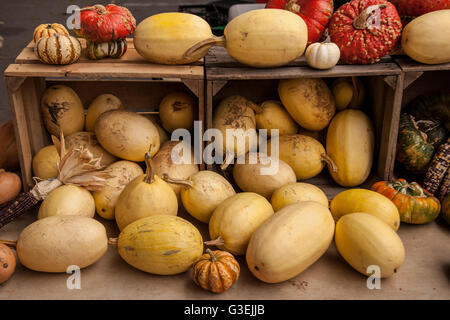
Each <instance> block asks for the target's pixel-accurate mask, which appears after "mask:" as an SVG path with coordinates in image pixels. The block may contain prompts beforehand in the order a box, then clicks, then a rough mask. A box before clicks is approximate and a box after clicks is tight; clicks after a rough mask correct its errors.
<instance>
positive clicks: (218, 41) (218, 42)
mask: <svg viewBox="0 0 450 320" xmlns="http://www.w3.org/2000/svg"><path fill="white" fill-rule="evenodd" d="M209 45H215V46H222V47H224V46H225V36H222V37H216V36H213V37H211V38H208V39H205V40H203V41H200V42H198V43H196V44H194V45H193V46H192V47H190V48H189V49H188V50H187V51H186V52H185V53H184V55H183V58H185V59H189V58H190V56H192V54H193V53H194V52H195V51H197V50H200V49H201V48H203V47H206V46H209Z"/></svg>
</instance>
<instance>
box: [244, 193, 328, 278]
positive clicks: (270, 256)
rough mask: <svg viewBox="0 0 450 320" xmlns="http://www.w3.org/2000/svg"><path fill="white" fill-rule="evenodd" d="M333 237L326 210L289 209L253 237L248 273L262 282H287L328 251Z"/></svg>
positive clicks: (310, 205)
mask: <svg viewBox="0 0 450 320" xmlns="http://www.w3.org/2000/svg"><path fill="white" fill-rule="evenodd" d="M333 235H334V221H333V217H332V216H331V212H330V210H328V208H326V207H325V206H323V205H321V204H319V203H317V202H315V201H306V202H300V203H294V204H291V205H288V206H286V207H284V208H283V209H281V210H280V211H277V212H275V214H274V215H273V216H272V217H271V218H269V219H268V220H266V222H264V223H263V224H262V225H261V226H260V227H259V228H258V229H257V230H256V231H255V233H254V234H253V235H252V237H251V239H250V242H249V245H248V248H247V253H246V260H247V264H248V267H249V270H250V271H251V272H252V273H253V275H254V276H255V277H256V278H258V279H259V280H261V281H264V282H268V283H278V282H283V281H286V280H289V279H291V278H293V277H295V276H297V275H298V274H300V273H301V272H303V271H304V270H305V269H307V268H308V267H309V266H311V265H312V264H313V263H314V262H316V261H317V260H318V259H319V258H320V257H321V256H322V255H323V254H324V253H325V252H326V251H327V249H328V247H329V246H330V244H331V241H332V240H333Z"/></svg>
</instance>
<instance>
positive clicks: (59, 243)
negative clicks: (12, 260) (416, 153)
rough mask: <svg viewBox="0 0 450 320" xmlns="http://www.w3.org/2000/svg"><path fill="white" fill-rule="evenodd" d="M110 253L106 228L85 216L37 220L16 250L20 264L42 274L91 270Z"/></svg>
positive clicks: (30, 226) (22, 236) (29, 227)
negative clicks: (106, 253) (68, 269)
mask: <svg viewBox="0 0 450 320" xmlns="http://www.w3.org/2000/svg"><path fill="white" fill-rule="evenodd" d="M107 249H108V238H107V236H106V229H105V227H104V226H103V225H102V224H101V223H100V222H98V221H97V220H94V219H92V218H88V217H82V216H53V217H47V218H44V219H40V220H37V221H36V222H33V223H32V224H30V225H29V226H28V227H26V228H25V229H24V230H23V231H22V232H21V233H20V236H19V239H18V241H17V247H16V250H17V256H18V257H19V260H20V263H21V264H22V265H24V266H25V267H27V268H28V269H31V270H34V271H41V272H66V271H67V267H68V266H71V265H76V266H78V267H80V268H85V267H88V266H90V265H92V264H93V263H95V262H96V261H97V260H99V259H100V258H101V257H102V256H103V255H104V254H105V252H106V250H107Z"/></svg>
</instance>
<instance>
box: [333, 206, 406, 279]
mask: <svg viewBox="0 0 450 320" xmlns="http://www.w3.org/2000/svg"><path fill="white" fill-rule="evenodd" d="M335 241H336V247H337V249H338V251H339V253H340V254H341V256H342V257H343V258H344V259H345V261H347V262H348V263H349V264H350V265H351V266H352V267H353V268H354V269H355V270H357V271H358V272H360V273H362V274H364V275H366V276H370V275H372V274H373V272H374V270H373V269H370V268H369V269H368V267H370V266H374V267H379V268H380V269H379V271H380V274H379V276H380V277H381V278H387V277H390V276H392V275H393V274H394V273H396V272H397V271H398V269H399V268H400V266H401V265H402V264H403V261H404V260H405V248H404V246H403V243H402V240H401V239H400V237H399V236H398V235H397V233H396V232H394V231H393V230H392V229H391V228H389V227H388V226H387V225H386V224H385V223H383V222H382V221H381V220H379V219H377V218H375V217H374V216H372V215H370V214H367V213H361V212H357V213H351V214H348V215H346V216H344V217H342V218H341V219H339V221H338V222H337V224H336V235H335Z"/></svg>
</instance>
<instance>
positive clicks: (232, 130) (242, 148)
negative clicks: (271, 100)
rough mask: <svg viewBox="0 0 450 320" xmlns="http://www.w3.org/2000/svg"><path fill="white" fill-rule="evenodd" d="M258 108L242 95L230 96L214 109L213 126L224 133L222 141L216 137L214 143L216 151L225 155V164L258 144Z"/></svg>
mask: <svg viewBox="0 0 450 320" xmlns="http://www.w3.org/2000/svg"><path fill="white" fill-rule="evenodd" d="M256 108H258V106H257V105H256V104H255V103H254V102H252V101H250V100H248V99H246V98H244V97H242V96H229V97H227V98H225V99H223V100H222V101H221V102H220V103H219V105H218V106H217V107H216V109H215V110H214V117H213V128H215V129H218V130H220V132H221V133H222V141H220V139H216V140H215V142H214V143H215V144H216V151H218V152H220V151H222V152H223V155H225V165H226V164H227V163H229V162H230V161H231V160H232V159H233V157H235V158H236V157H238V156H244V155H245V154H246V153H247V152H248V151H249V149H251V148H254V147H255V146H256V145H257V134H256V119H255V111H254V110H256ZM227 132H228V137H229V138H230V139H228V138H227ZM220 143H221V144H220ZM223 168H225V167H223Z"/></svg>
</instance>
